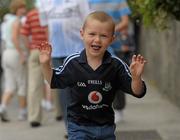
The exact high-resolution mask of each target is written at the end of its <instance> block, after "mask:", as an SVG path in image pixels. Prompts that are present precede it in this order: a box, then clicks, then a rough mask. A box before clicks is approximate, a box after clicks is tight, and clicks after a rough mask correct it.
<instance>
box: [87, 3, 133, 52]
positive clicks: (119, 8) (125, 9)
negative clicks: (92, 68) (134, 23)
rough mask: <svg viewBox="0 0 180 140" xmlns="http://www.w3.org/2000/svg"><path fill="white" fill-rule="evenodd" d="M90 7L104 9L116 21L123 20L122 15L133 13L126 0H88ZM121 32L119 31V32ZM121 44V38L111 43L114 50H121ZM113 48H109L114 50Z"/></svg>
mask: <svg viewBox="0 0 180 140" xmlns="http://www.w3.org/2000/svg"><path fill="white" fill-rule="evenodd" d="M88 1H89V5H90V9H91V10H92V11H96V10H98V11H104V12H106V13H107V14H109V15H110V16H112V18H113V19H114V21H115V22H116V23H118V22H120V21H121V17H123V16H127V15H130V14H131V10H130V8H129V6H128V3H127V1H126V0H88ZM117 34H119V33H117ZM120 46H121V40H120V39H119V38H116V40H115V41H114V42H113V43H112V44H111V47H112V48H113V49H114V50H119V49H120ZM112 48H109V49H110V50H109V51H110V52H112V50H111V49H112Z"/></svg>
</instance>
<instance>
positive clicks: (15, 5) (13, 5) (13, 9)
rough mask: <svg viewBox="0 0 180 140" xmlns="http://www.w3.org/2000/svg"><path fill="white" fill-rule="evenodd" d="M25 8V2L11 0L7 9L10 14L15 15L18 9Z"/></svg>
mask: <svg viewBox="0 0 180 140" xmlns="http://www.w3.org/2000/svg"><path fill="white" fill-rule="evenodd" d="M22 7H26V2H25V0H11V3H10V6H9V9H10V11H11V13H13V14H16V12H17V10H18V9H19V8H22Z"/></svg>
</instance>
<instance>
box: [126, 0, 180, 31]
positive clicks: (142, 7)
mask: <svg viewBox="0 0 180 140" xmlns="http://www.w3.org/2000/svg"><path fill="white" fill-rule="evenodd" d="M129 5H130V7H131V9H132V11H133V17H137V16H138V17H140V18H141V19H142V22H143V23H144V24H145V25H146V26H154V27H156V28H158V29H165V28H167V27H168V21H169V19H176V20H180V0H129Z"/></svg>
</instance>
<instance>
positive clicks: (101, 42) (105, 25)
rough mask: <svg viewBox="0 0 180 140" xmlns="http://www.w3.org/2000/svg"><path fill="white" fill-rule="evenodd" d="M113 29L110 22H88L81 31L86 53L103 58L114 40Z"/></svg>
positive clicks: (92, 20)
mask: <svg viewBox="0 0 180 140" xmlns="http://www.w3.org/2000/svg"><path fill="white" fill-rule="evenodd" d="M113 32H114V31H113V27H112V26H111V24H110V23H109V22H100V21H98V20H94V19H91V20H88V21H87V22H86V25H85V27H84V29H82V30H81V31H80V33H81V37H82V39H83V41H84V44H85V48H86V52H87V53H88V54H89V55H91V56H94V57H98V56H102V55H103V54H104V52H105V51H106V49H107V47H108V46H109V45H110V44H111V43H112V41H113V40H114V35H113Z"/></svg>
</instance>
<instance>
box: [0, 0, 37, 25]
mask: <svg viewBox="0 0 180 140" xmlns="http://www.w3.org/2000/svg"><path fill="white" fill-rule="evenodd" d="M10 2H11V0H0V22H1V21H2V18H3V16H4V15H5V14H6V13H8V12H9V4H10ZM33 2H34V0H26V5H27V9H28V10H30V9H31V8H32V7H33Z"/></svg>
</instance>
